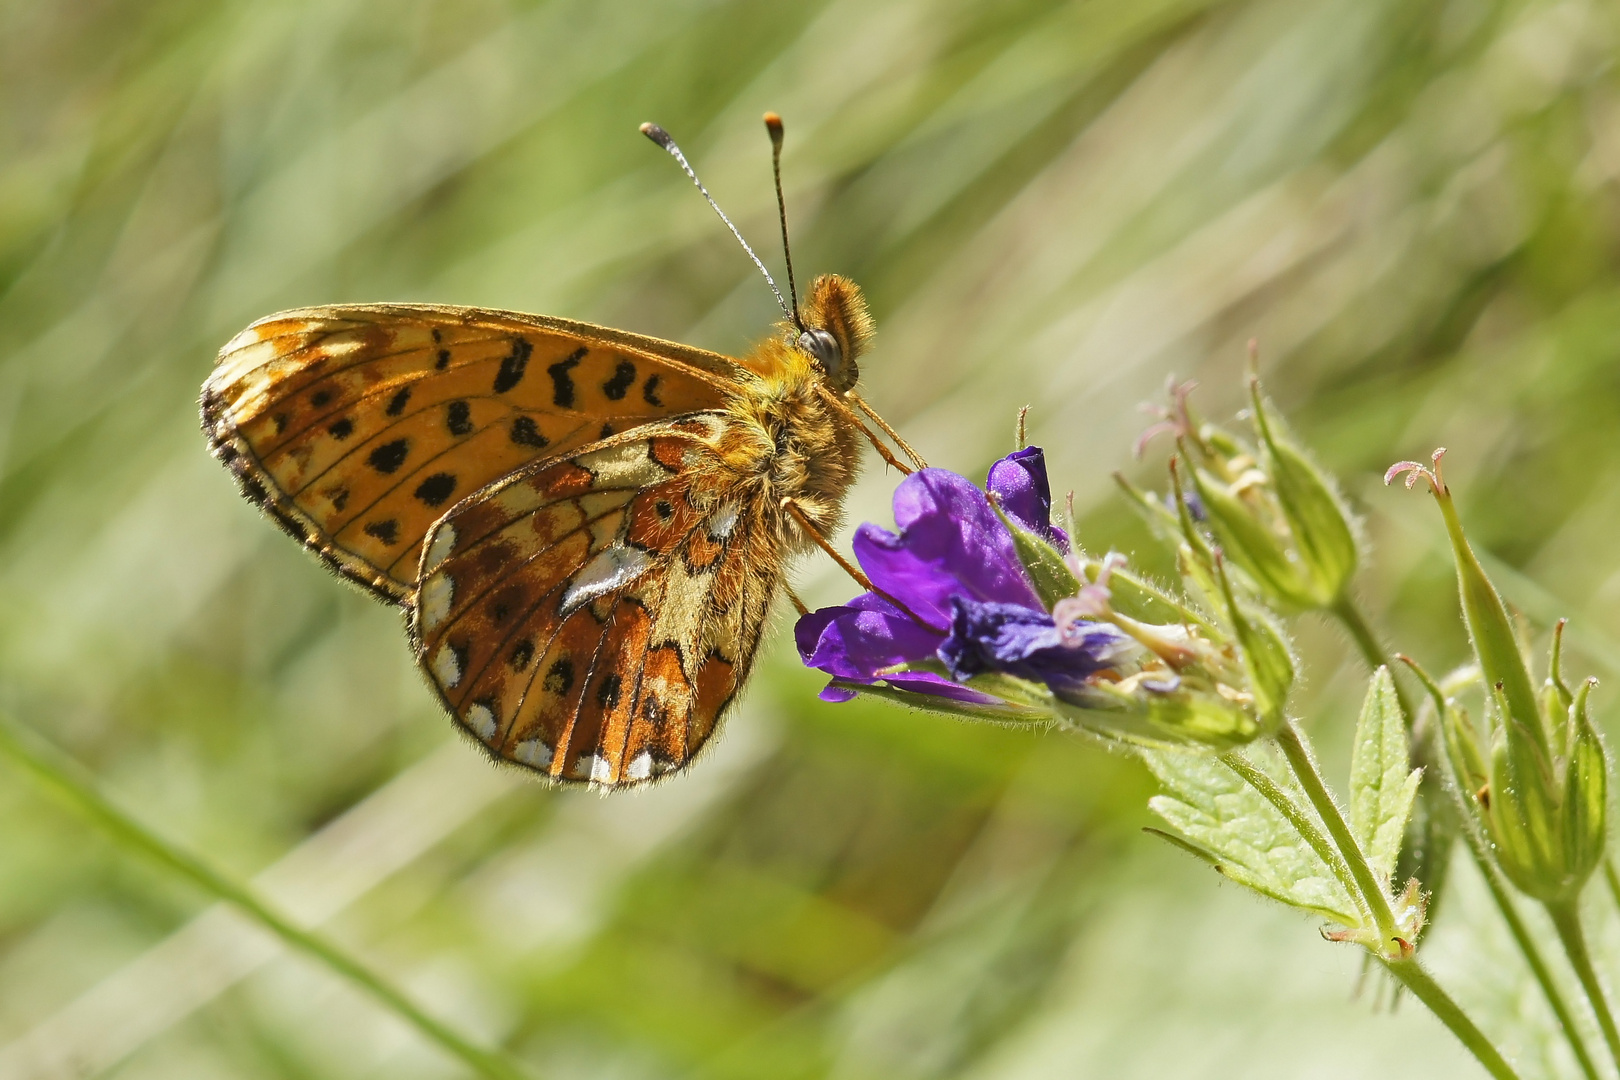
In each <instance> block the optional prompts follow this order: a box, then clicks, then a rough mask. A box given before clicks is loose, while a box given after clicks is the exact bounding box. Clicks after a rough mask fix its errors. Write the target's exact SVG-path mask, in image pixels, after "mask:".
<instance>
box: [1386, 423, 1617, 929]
mask: <svg viewBox="0 0 1620 1080" xmlns="http://www.w3.org/2000/svg"><path fill="white" fill-rule="evenodd" d="M1444 454H1445V450H1444V449H1441V450H1437V451H1435V453H1434V456H1433V459H1432V460H1433V467H1432V468H1430V467H1427V466H1424V465H1422V464H1419V463H1417V462H1410V461H1404V462H1399V463H1397V464H1396V465H1394V466H1392V467H1391V468H1390V470H1389V471H1388V472H1387V473H1386V474H1385V477H1384V482H1385V483H1390V482H1391V481H1393V480H1395V479H1396V478H1397V477H1400V476H1402V475H1404V476H1405V477H1406V485H1407V487H1411V486H1413V484H1415V483H1416V482H1417V481H1418V480H1420V479H1423V480H1427V481H1428V484H1429V490H1430V491H1431V493H1432V494H1433V495H1434V498H1435V501H1436V502H1437V503H1439V505H1440V512H1441V515H1442V516H1443V517H1444V519H1445V523H1446V532H1447V534H1448V536H1449V537H1450V540H1451V550H1452V556H1453V559H1454V561H1455V563H1456V566H1457V591H1458V594H1459V596H1460V598H1461V605H1462V612H1463V621H1464V622H1465V623H1466V624H1467V626H1468V636H1469V639H1470V641H1471V642H1472V644H1473V647H1474V656H1475V658H1476V660H1477V662H1478V664H1479V672H1480V678H1481V680H1482V682H1483V684H1484V687H1485V691H1486V696H1485V705H1486V709H1485V714H1486V719H1487V724H1488V727H1489V731H1490V752H1489V760H1488V762H1487V761H1485V760H1483V755H1482V754H1481V753H1480V749H1479V746H1478V742H1477V740H1476V738H1475V735H1474V731H1473V729H1472V727H1471V726H1470V725H1468V723H1467V721H1466V719H1465V718H1463V717H1462V716H1461V714H1460V713H1459V712H1457V711H1455V710H1448V716H1447V718H1446V721H1447V726H1446V750H1447V754H1448V756H1449V757H1450V758H1451V761H1452V764H1453V766H1454V768H1455V769H1456V771H1457V774H1458V776H1459V777H1462V778H1464V781H1465V783H1468V784H1470V785H1472V784H1476V783H1478V782H1479V779H1480V775H1481V774H1482V773H1483V774H1485V775H1486V776H1487V777H1488V780H1487V781H1486V783H1484V784H1482V785H1481V786H1480V787H1479V788H1477V789H1476V790H1475V796H1476V797H1475V800H1474V805H1475V808H1476V811H1477V812H1478V813H1479V815H1480V818H1481V820H1482V822H1483V823H1484V825H1485V827H1486V829H1487V831H1488V832H1489V834H1490V837H1491V839H1492V841H1493V842H1494V844H1495V848H1496V855H1497V861H1498V862H1499V863H1500V864H1501V867H1502V872H1503V873H1504V874H1506V875H1507V877H1508V879H1509V880H1510V881H1512V882H1513V884H1514V885H1515V886H1516V887H1518V888H1519V889H1520V890H1521V891H1523V892H1524V893H1526V894H1527V895H1529V896H1532V897H1534V898H1535V899H1537V900H1540V901H1542V902H1544V903H1548V904H1561V903H1567V902H1568V901H1570V900H1572V899H1574V897H1575V896H1576V895H1577V894H1578V893H1579V892H1580V889H1581V886H1582V885H1583V884H1585V882H1586V879H1587V878H1588V877H1590V876H1591V874H1592V871H1593V869H1594V868H1595V867H1596V866H1597V864H1598V862H1599V861H1600V860H1601V858H1602V856H1603V848H1604V836H1605V821H1604V814H1605V809H1606V803H1605V796H1606V789H1607V781H1608V775H1607V769H1608V765H1607V759H1606V755H1605V753H1604V749H1603V744H1602V741H1601V740H1600V739H1599V738H1598V735H1597V732H1596V730H1595V729H1594V728H1593V727H1592V724H1591V721H1590V719H1589V717H1588V715H1587V709H1586V702H1587V697H1588V695H1589V694H1590V692H1591V688H1592V686H1593V685H1594V684H1593V682H1592V681H1590V680H1589V681H1588V682H1587V683H1585V684H1583V685H1582V686H1581V688H1580V690H1579V691H1578V692H1576V693H1574V694H1571V693H1570V691H1569V689H1568V687H1567V686H1566V685H1565V684H1564V680H1563V673H1562V670H1561V666H1562V644H1563V625H1562V624H1560V625H1559V627H1558V629H1557V630H1556V631H1555V632H1554V635H1553V645H1552V650H1551V656H1550V657H1549V662H1548V673H1547V681H1546V684H1545V685H1544V687H1543V692H1542V693H1540V694H1537V693H1535V692H1534V690H1533V689H1532V686H1533V684H1532V682H1531V677H1530V669H1529V665H1528V664H1526V662H1525V658H1524V654H1523V653H1522V652H1521V651H1520V648H1519V640H1518V636H1517V635H1516V634H1515V633H1514V628H1513V623H1512V622H1511V621H1510V620H1509V618H1508V614H1507V607H1506V605H1504V604H1503V603H1502V598H1501V596H1500V595H1499V594H1498V593H1497V591H1496V587H1495V586H1494V585H1492V584H1491V581H1490V578H1489V577H1487V576H1486V574H1485V570H1484V568H1483V567H1482V566H1480V564H1479V560H1478V559H1477V558H1476V557H1475V555H1474V552H1473V549H1472V548H1471V547H1470V546H1469V544H1468V539H1467V537H1466V536H1465V535H1464V533H1463V527H1462V522H1461V520H1460V519H1459V517H1458V515H1457V509H1456V506H1455V505H1454V504H1453V502H1452V499H1451V492H1450V491H1449V490H1448V489H1447V487H1446V484H1445V480H1444V477H1443V475H1442V472H1441V468H1440V461H1441V457H1442V456H1443V455H1444Z"/></svg>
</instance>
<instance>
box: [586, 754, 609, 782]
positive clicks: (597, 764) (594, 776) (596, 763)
mask: <svg viewBox="0 0 1620 1080" xmlns="http://www.w3.org/2000/svg"><path fill="white" fill-rule="evenodd" d="M591 782H592V783H595V784H609V783H612V782H613V766H612V765H611V764H609V763H608V759H607V758H605V757H603V756H601V755H600V754H592V755H591Z"/></svg>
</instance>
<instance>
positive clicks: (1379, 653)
mask: <svg viewBox="0 0 1620 1080" xmlns="http://www.w3.org/2000/svg"><path fill="white" fill-rule="evenodd" d="M1330 610H1331V611H1332V612H1333V615H1334V617H1335V618H1337V619H1338V620H1339V622H1340V623H1342V624H1343V625H1344V628H1345V629H1346V630H1347V631H1349V633H1350V637H1351V639H1352V640H1354V641H1355V643H1356V648H1358V649H1360V650H1361V656H1362V659H1364V660H1366V661H1367V666H1368V667H1370V668H1372V669H1373V670H1374V671H1376V670H1378V669H1379V668H1381V667H1387V668H1389V674H1390V679H1391V681H1392V682H1394V684H1395V699H1396V700H1397V701H1399V702H1400V703H1401V714H1402V715H1403V716H1405V717H1406V722H1407V724H1408V725H1410V724H1411V723H1412V721H1413V720H1415V719H1416V718H1417V713H1416V712H1415V711H1413V709H1412V703H1411V701H1409V700H1408V699H1407V696H1406V691H1405V689H1403V688H1402V686H1401V680H1399V679H1397V678H1395V665H1394V664H1391V663H1390V662H1389V655H1388V654H1387V653H1386V652H1384V645H1383V642H1381V641H1379V640H1378V635H1377V634H1375V633H1373V628H1372V624H1370V623H1369V622H1367V617H1366V616H1365V615H1363V614H1362V613H1361V608H1360V607H1358V606H1357V605H1356V602H1355V601H1354V600H1352V599H1350V597H1349V595H1348V594H1346V595H1343V596H1340V597H1339V598H1338V599H1337V600H1335V601H1334V602H1333V606H1332V608H1331V609H1330Z"/></svg>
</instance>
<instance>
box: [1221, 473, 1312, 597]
mask: <svg viewBox="0 0 1620 1080" xmlns="http://www.w3.org/2000/svg"><path fill="white" fill-rule="evenodd" d="M1192 473H1193V483H1194V485H1195V486H1196V487H1197V488H1198V497H1199V498H1200V499H1202V500H1203V503H1204V513H1205V515H1206V517H1207V519H1208V521H1209V524H1210V526H1211V528H1212V529H1213V530H1214V532H1215V536H1216V538H1217V539H1218V540H1219V541H1220V543H1221V547H1222V549H1223V550H1224V551H1225V552H1226V554H1227V556H1228V557H1230V558H1231V559H1232V561H1234V562H1236V563H1237V564H1238V565H1239V566H1241V567H1243V568H1244V569H1245V570H1247V571H1248V572H1249V575H1250V576H1251V577H1253V578H1254V580H1255V583H1256V584H1258V585H1259V586H1260V588H1261V589H1262V590H1263V591H1264V592H1265V593H1266V594H1267V596H1268V597H1270V598H1271V599H1273V600H1274V601H1276V602H1278V603H1280V604H1282V605H1284V606H1286V607H1295V608H1313V607H1320V606H1322V605H1323V604H1324V603H1325V602H1327V601H1330V600H1332V597H1331V596H1330V597H1326V598H1321V599H1319V598H1318V597H1317V596H1316V595H1315V594H1314V593H1313V592H1312V591H1311V588H1310V586H1309V584H1308V583H1307V582H1305V581H1304V580H1303V578H1302V577H1301V576H1300V572H1299V569H1298V567H1297V566H1296V564H1295V563H1294V562H1293V561H1292V560H1290V559H1289V557H1288V550H1287V548H1286V547H1284V545H1283V543H1282V541H1281V539H1279V538H1278V536H1277V535H1276V534H1275V533H1273V532H1272V531H1271V530H1270V529H1269V528H1267V527H1266V525H1264V524H1263V523H1262V522H1261V521H1260V520H1259V518H1257V517H1256V516H1255V514H1254V511H1253V510H1251V509H1250V508H1249V507H1248V506H1247V505H1246V504H1245V503H1244V502H1243V500H1242V499H1239V498H1238V497H1237V496H1235V495H1233V494H1232V493H1231V492H1230V491H1228V490H1227V487H1226V485H1225V484H1223V483H1222V482H1221V481H1220V480H1219V479H1218V478H1217V477H1215V476H1212V475H1211V474H1210V473H1208V472H1206V471H1205V470H1203V469H1197V468H1195V469H1193V471H1192Z"/></svg>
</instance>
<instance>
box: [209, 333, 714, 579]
mask: <svg viewBox="0 0 1620 1080" xmlns="http://www.w3.org/2000/svg"><path fill="white" fill-rule="evenodd" d="M740 370H741V369H740V367H739V365H738V364H737V362H736V361H734V360H730V359H728V358H726V357H723V356H719V355H717V354H715V353H709V352H705V351H703V350H701V349H693V348H690V347H688V346H684V345H678V344H675V343H673V342H668V341H661V340H659V339H657V338H650V337H644V336H642V335H639V334H630V333H626V332H625V331H622V330H613V329H609V328H607V327H600V326H592V325H590V324H588V323H578V322H572V321H569V320H566V319H553V318H547V317H545V316H538V315H525V314H520V313H516V312H505V311H489V310H484V309H479V308H462V307H449V306H440V305H407V304H375V305H354V306H333V307H319V308H304V309H299V310H296V311H285V312H281V313H280V314H277V315H271V316H269V317H268V318H265V319H261V320H259V321H258V322H256V323H254V324H253V325H252V326H250V327H248V328H247V329H246V330H244V331H243V332H242V333H241V334H238V335H237V336H236V337H235V338H234V339H233V340H232V341H231V342H230V343H229V344H227V345H226V346H225V347H224V348H223V349H222V350H220V354H219V359H218V361H217V362H216V364H215V367H214V371H213V373H212V374H211V375H210V377H209V379H208V381H207V382H206V383H205V384H204V385H203V394H202V414H203V429H204V431H205V433H206V434H207V435H208V438H209V442H210V446H211V448H212V449H213V452H214V453H215V455H216V456H218V457H219V458H220V459H221V460H222V461H223V462H225V464H226V465H227V466H229V467H230V469H231V470H232V471H233V472H234V473H235V474H236V476H237V478H238V481H239V482H240V484H241V485H242V490H243V492H244V494H246V495H247V497H248V498H250V499H252V500H253V501H254V502H256V503H258V504H260V505H261V506H262V507H264V508H265V509H266V510H267V511H268V512H269V513H271V514H272V515H273V516H274V517H275V518H276V520H277V521H278V522H279V523H280V524H281V525H282V527H283V528H285V529H286V530H287V531H288V532H290V533H291V534H292V535H293V536H295V537H296V538H298V539H299V540H301V541H303V542H304V543H305V544H306V545H308V546H309V547H311V548H313V549H314V550H315V551H316V552H317V554H319V555H320V556H321V557H322V558H323V559H325V560H326V561H327V562H328V563H329V564H330V565H332V566H333V567H334V568H335V569H337V570H338V571H339V572H340V573H342V574H343V575H344V576H346V577H348V578H350V579H352V580H354V581H356V582H358V583H359V584H361V585H364V586H365V587H366V588H368V589H370V590H372V591H373V592H374V593H377V594H378V595H380V596H382V597H384V598H386V599H389V600H393V601H397V602H403V601H405V600H407V599H408V597H409V594H410V591H411V589H412V588H413V587H414V586H415V584H416V572H417V569H418V564H419V561H420V553H421V544H422V538H423V537H424V536H425V535H426V534H427V531H428V528H429V526H431V525H432V524H433V522H434V520H435V519H437V518H438V517H439V516H440V515H441V514H442V513H443V512H444V511H445V510H447V509H448V508H449V507H450V506H451V505H453V504H454V503H455V502H456V501H457V500H458V499H461V498H463V497H464V496H466V495H468V494H470V493H472V492H474V491H478V490H479V489H481V488H483V487H485V486H486V485H488V484H490V483H492V482H493V481H495V480H497V479H499V478H500V477H503V476H506V475H507V474H509V473H512V472H513V471H514V470H517V469H520V468H521V467H523V466H524V465H526V464H527V463H529V462H531V461H534V460H536V459H538V458H549V457H553V456H557V455H563V454H568V453H570V452H572V451H574V450H576V449H578V448H579V447H582V446H584V445H586V444H588V443H593V442H596V441H598V440H600V439H603V438H605V437H608V436H611V435H613V434H614V433H617V432H622V431H625V430H627V429H629V428H631V427H634V426H636V425H640V424H645V423H647V422H649V421H653V420H658V419H662V418H665V417H670V416H675V415H678V414H683V413H689V412H696V411H703V410H712V409H717V408H719V407H721V406H722V404H723V402H724V401H725V400H726V390H727V388H728V387H729V386H731V385H732V384H733V383H734V382H735V380H736V379H737V377H738V373H739V372H740Z"/></svg>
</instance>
